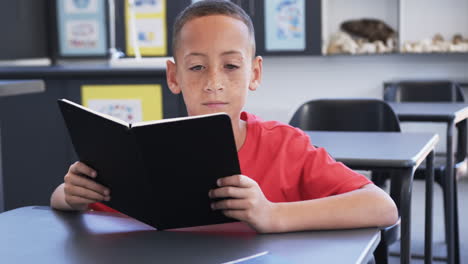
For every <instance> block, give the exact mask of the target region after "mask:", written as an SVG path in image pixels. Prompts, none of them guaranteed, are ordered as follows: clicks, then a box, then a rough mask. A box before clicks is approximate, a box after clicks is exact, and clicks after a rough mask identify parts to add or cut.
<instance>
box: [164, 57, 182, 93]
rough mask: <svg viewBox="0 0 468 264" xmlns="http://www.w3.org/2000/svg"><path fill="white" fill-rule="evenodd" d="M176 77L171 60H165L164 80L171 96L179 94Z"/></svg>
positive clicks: (175, 69)
mask: <svg viewBox="0 0 468 264" xmlns="http://www.w3.org/2000/svg"><path fill="white" fill-rule="evenodd" d="M176 75H177V65H176V64H175V63H174V62H172V61H171V60H167V61H166V80H167V85H168V86H169V90H171V92H172V93H173V94H179V93H180V88H179V83H178V82H177V78H176Z"/></svg>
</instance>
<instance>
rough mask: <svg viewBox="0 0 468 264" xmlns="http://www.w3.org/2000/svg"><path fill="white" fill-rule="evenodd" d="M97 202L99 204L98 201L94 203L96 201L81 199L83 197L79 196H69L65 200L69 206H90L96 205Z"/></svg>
mask: <svg viewBox="0 0 468 264" xmlns="http://www.w3.org/2000/svg"><path fill="white" fill-rule="evenodd" d="M98 202H100V201H96V200H93V199H87V198H83V197H80V196H70V197H68V199H67V203H69V204H92V203H98Z"/></svg>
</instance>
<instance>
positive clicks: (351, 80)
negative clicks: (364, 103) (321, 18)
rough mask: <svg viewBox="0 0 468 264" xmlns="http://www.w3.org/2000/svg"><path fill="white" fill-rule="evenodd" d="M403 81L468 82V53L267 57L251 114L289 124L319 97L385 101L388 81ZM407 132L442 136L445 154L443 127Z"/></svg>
mask: <svg viewBox="0 0 468 264" xmlns="http://www.w3.org/2000/svg"><path fill="white" fill-rule="evenodd" d="M398 79H452V80H466V81H468V54H464V55H456V54H449V55H440V54H432V55H431V54H427V55H417V54H412V55H374V56H332V57H266V58H264V72H263V82H262V85H261V86H260V87H259V89H258V90H257V91H255V92H251V93H250V94H249V97H248V99H247V104H246V107H245V110H247V111H249V112H251V113H253V114H256V115H258V116H260V117H261V118H262V119H263V120H277V121H281V122H284V123H287V122H288V121H289V119H290V117H291V116H292V114H293V112H294V111H295V109H296V108H297V107H298V106H299V105H300V104H302V103H303V102H305V101H307V100H310V99H315V98H326V97H329V98H330V97H331V98H332V97H335V98H344V97H370V98H380V99H382V90H383V85H382V84H383V82H384V81H390V80H398ZM402 130H403V131H405V132H409V131H421V130H423V131H426V132H431V131H433V132H434V133H438V134H439V135H440V141H439V144H438V146H437V148H436V149H437V151H438V152H445V126H444V125H443V124H427V123H426V124H421V123H404V124H402Z"/></svg>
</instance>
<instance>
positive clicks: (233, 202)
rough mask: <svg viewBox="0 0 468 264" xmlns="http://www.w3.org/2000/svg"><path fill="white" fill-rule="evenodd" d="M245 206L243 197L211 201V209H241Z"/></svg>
mask: <svg viewBox="0 0 468 264" xmlns="http://www.w3.org/2000/svg"><path fill="white" fill-rule="evenodd" d="M246 208H247V202H246V200H245V199H226V200H222V201H218V202H214V203H211V209H213V210H241V209H246Z"/></svg>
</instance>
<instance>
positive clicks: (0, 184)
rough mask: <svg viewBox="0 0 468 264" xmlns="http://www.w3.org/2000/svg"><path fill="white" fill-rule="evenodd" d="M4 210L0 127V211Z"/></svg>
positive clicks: (0, 134)
mask: <svg viewBox="0 0 468 264" xmlns="http://www.w3.org/2000/svg"><path fill="white" fill-rule="evenodd" d="M3 211H5V198H4V191H3V169H2V130H1V128H0V213H2V212H3Z"/></svg>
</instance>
